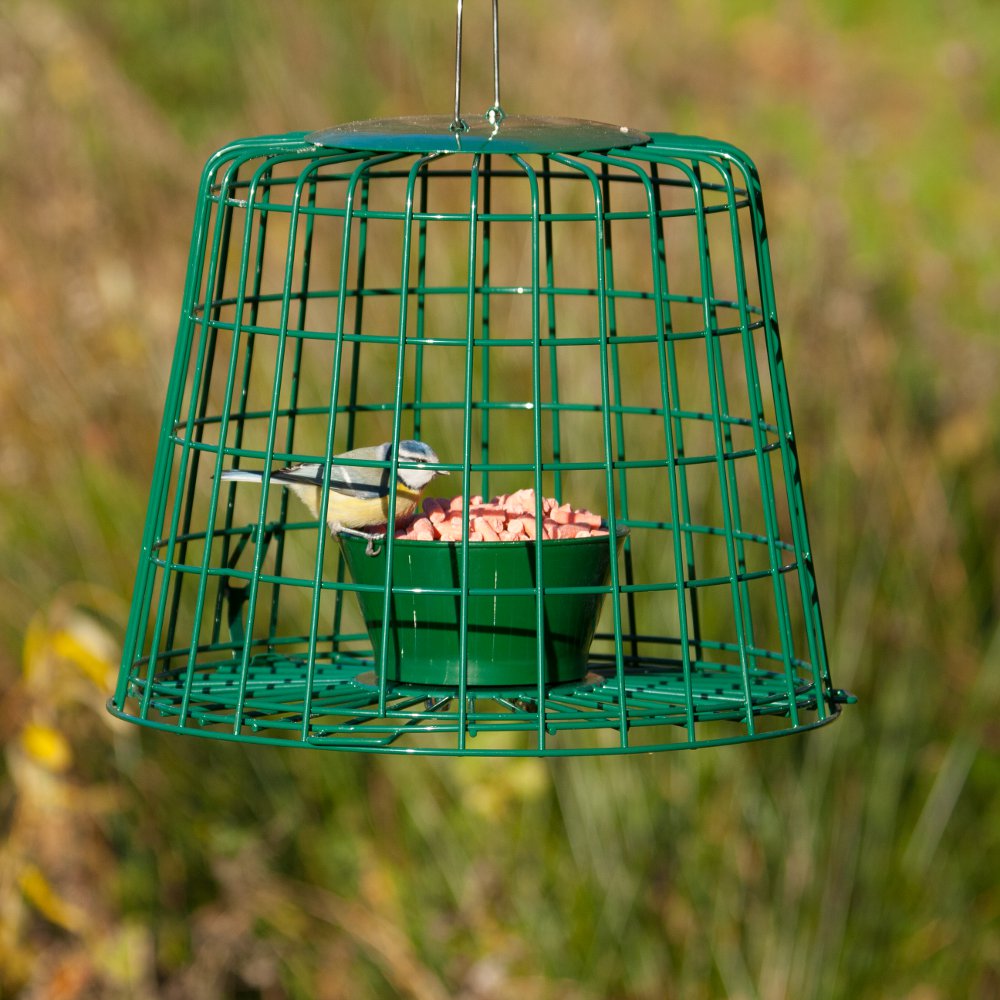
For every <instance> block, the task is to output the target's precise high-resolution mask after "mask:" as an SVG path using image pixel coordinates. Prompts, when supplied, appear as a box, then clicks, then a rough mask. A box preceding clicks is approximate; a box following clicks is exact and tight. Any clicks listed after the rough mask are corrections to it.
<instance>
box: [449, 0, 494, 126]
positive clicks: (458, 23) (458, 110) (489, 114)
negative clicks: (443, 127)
mask: <svg viewBox="0 0 1000 1000" xmlns="http://www.w3.org/2000/svg"><path fill="white" fill-rule="evenodd" d="M462 8H463V3H462V0H458V7H457V10H456V13H455V114H454V116H453V118H452V122H451V131H452V132H456V133H460V132H468V131H469V123H468V122H467V121H466V120H465V119H464V118H463V117H462ZM483 117H484V118H485V119H486V120H487V121H488V122H489V123H490V124H491V125H492V126H493V127H494V128H497V127H499V125H500V123H501V122H502V121H503V120H504V118H505V117H506V115H505V114H504V110H503V108H502V107H501V105H500V11H499V0H493V105H492V106H491V107H490V108H488V109H487V111H486V114H485V115H484V116H483Z"/></svg>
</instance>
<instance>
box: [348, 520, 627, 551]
mask: <svg viewBox="0 0 1000 1000" xmlns="http://www.w3.org/2000/svg"><path fill="white" fill-rule="evenodd" d="M601 530H604V531H607V530H608V529H606V528H604V529H601ZM628 535H629V529H628V528H626V527H625V526H624V525H621V524H619V525H618V527H617V530H616V532H615V540H616V541H621V540H622V539H624V538H627V537H628ZM610 537H611V536H610V532H609V533H608V534H606V535H590V536H588V537H587V538H543V539H542V544H543V545H552V544H555V543H557V542H558V543H559V544H560V545H566V544H570V543H572V544H576V545H585V544H587V543H590V544H593V543H594V542H603V541H604V540H605V539H607V538H610ZM337 540H338V541H339V542H340V544H341V545H354V546H358V547H360V545H361V544H362V543H363V542H365V539H364V538H359V537H358V536H356V535H338V536H337ZM378 540H379V542H380V544H382V545H385V544H386V542H387V541H388V539H386V538H381V539H378ZM536 541H538V539H537V538H525V539H519V540H518V541H509V542H504V541H498V542H480V541H475V542H474V541H472V539H471V538H470V539H469V546H470V548H471V547H472V546H473V545H474V546H476V548H479V549H483V548H491V547H492V548H501V549H513V548H515V547H517V546H523V545H534V544H535V542H536ZM461 544H462V542H461V539H456V540H454V541H452V540H451V539H444V538H434V539H431V540H429V541H428V540H427V539H424V538H396V539H394V540H393V546H394V547H396V546H399V545H406V546H410V545H458V546H461Z"/></svg>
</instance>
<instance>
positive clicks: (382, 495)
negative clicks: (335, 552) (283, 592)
mask: <svg viewBox="0 0 1000 1000" xmlns="http://www.w3.org/2000/svg"><path fill="white" fill-rule="evenodd" d="M391 455H392V442H390V441H386V442H385V443H384V444H379V445H374V446H373V447H368V448H355V449H354V450H353V451H345V452H344V453H343V454H342V455H337V456H335V457H336V459H337V462H336V464H333V465H331V467H330V497H329V500H328V501H327V505H326V523H327V524H328V525H329V527H330V532H331V534H333V535H339V534H346V535H358V536H360V537H361V538H367V539H368V546H367V548H366V549H365V551H366V552H367V553H368V555H375V554H376V550H375V549H373V548H372V543H373V542H374V540H375V539H376V538H380V537H381V536H380V535H373V534H370V533H369V532H366V531H362V530H359V529H363V528H371V527H374V526H376V525H382V524H387V523H388V522H389V520H390V518H389V476H390V474H391V471H392V470H391V469H390V468H389V467H388V466H386V467H384V468H379V467H378V466H369V465H346V464H345V465H341V464H340V462H342V461H350V460H351V459H361V460H362V461H368V462H388V461H389V460H390V457H391ZM398 455H399V461H400V462H412V463H413V464H414V465H415V466H417V467H416V468H412V469H397V475H396V514H395V517H394V518H393V519H392V520H393V522H395V520H396V519H398V518H401V517H407V516H409V515H410V514H412V513H413V512H414V511H415V510H416V509H417V504H418V503H419V502H420V494H421V493H422V492H423V490H424V488H425V487H426V486H427V484H428V483H429V482H430V481H431V480H432V479H433V478H434V477H435V476H446V475H448V473H447V471H446V470H445V469H441V468H438V467H437V466H438V464H439V461H440V460H439V459H438V457H437V455H436V454H435V453H434V450H433V449H432V448H430V447H429V446H428V445H426V444H424V443H423V441H400V442H399V452H398ZM324 473H325V469H324V467H323V465H322V464H321V463H319V462H306V463H298V464H296V465H289V466H288V467H287V468H284V469H278V470H276V471H275V472H272V473H270V474H269V475H268V477H267V478H268V481H269V482H272V483H278V484H279V485H280V486H287V487H288V488H289V489H290V490H291V491H292V492H293V493H295V495H296V496H297V497H298V498H299V499H300V500H301V501H302V502H303V503H304V504H305V505H306V506H307V507H308V508H309V511H310V512H311V514H312V516H313V517H319V511H320V499H321V496H322V495H321V492H320V491H321V490H322V489H323V478H324ZM222 478H223V479H228V480H229V481H231V482H244V483H260V482H262V481H263V479H264V473H262V472H250V471H248V470H246V469H227V470H226V471H225V472H223V473H222Z"/></svg>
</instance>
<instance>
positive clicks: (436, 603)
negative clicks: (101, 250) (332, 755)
mask: <svg viewBox="0 0 1000 1000" xmlns="http://www.w3.org/2000/svg"><path fill="white" fill-rule="evenodd" d="M404 441H420V442H426V444H428V445H430V446H431V447H432V448H433V450H434V452H433V454H435V455H436V457H437V458H438V459H439V466H438V467H437V470H438V471H440V472H442V473H444V472H447V473H448V478H447V479H444V478H441V479H435V480H434V481H433V483H432V485H431V486H430V487H428V492H427V494H426V496H425V498H424V504H425V509H431V510H433V509H438V510H440V511H442V512H445V511H451V510H454V509H455V507H456V504H455V503H454V502H453V498H454V496H459V495H460V496H461V497H462V498H464V500H463V503H464V504H465V505H466V507H468V505H470V504H471V503H473V502H474V498H475V497H479V498H483V502H484V503H487V504H488V503H489V501H490V500H491V499H495V498H497V497H501V498H503V497H507V496H511V495H514V494H518V495H520V496H523V497H525V498H530V499H525V501H524V502H525V503H526V504H528V505H529V509H528V510H527V511H526V513H525V517H527V518H529V519H530V520H532V521H533V523H534V524H535V526H536V530H538V531H541V527H540V526H541V525H543V522H544V521H545V518H546V509H547V508H545V507H543V503H547V502H548V501H547V499H546V498H551V499H552V501H553V502H554V503H556V504H558V505H560V509H561V510H564V511H566V510H570V508H572V509H574V510H584V509H585V510H587V511H589V512H596V513H597V514H599V515H600V519H601V524H602V526H603V529H604V530H605V532H606V533H605V534H599V533H595V534H589V532H587V533H580V534H579V535H578V537H573V538H551V539H546V540H542V539H541V538H540V537H539V538H537V539H536V540H529V541H500V542H492V541H491V542H487V541H479V540H473V539H472V538H470V535H471V533H472V529H471V528H470V524H469V519H467V518H463V522H464V527H463V528H462V531H461V535H460V537H459V538H458V539H456V540H454V541H451V542H448V541H437V540H435V541H427V540H413V539H412V538H409V537H400V536H398V535H399V529H397V530H396V531H394V530H393V529H392V524H391V523H390V524H388V525H387V526H386V529H384V530H385V537H384V539H382V540H381V541H380V543H379V545H378V546H377V547H375V548H372V547H371V546H368V547H367V551H366V546H365V540H364V539H358V538H355V537H351V536H350V535H347V534H340V535H338V536H337V537H336V538H333V537H332V536H331V534H330V532H329V531H328V530H327V528H326V523H325V522H326V519H327V516H328V514H329V511H328V505H329V504H330V503H332V501H330V500H329V499H328V497H327V494H326V491H325V490H323V489H321V488H320V489H318V490H317V495H318V496H320V500H319V501H317V503H316V507H317V509H315V510H313V509H307V508H306V507H305V506H303V505H301V504H299V502H298V500H297V498H296V497H295V496H290V494H291V493H292V492H293V490H292V489H286V488H283V487H282V485H281V482H280V481H278V480H273V479H272V480H269V479H268V478H267V477H266V476H265V477H263V479H262V481H261V482H259V484H256V485H252V484H248V483H246V482H240V481H238V480H236V479H233V478H231V477H230V478H226V477H224V475H223V474H224V473H226V472H227V471H228V470H234V469H235V470H248V471H252V472H260V471H262V470H276V469H279V468H281V467H282V466H286V465H288V464H290V463H317V464H318V467H319V468H320V469H321V470H323V469H325V470H326V472H325V473H322V474H321V477H320V478H321V480H322V482H323V483H329V482H331V480H332V479H333V478H334V477H335V476H336V475H338V474H339V473H338V471H337V470H338V469H340V468H341V467H342V466H343V465H344V464H346V463H348V462H349V461H350V462H352V463H354V464H355V468H356V463H357V462H361V463H362V467H365V463H367V467H369V468H371V469H373V470H374V472H375V478H378V476H381V477H382V479H383V481H384V482H385V483H386V484H387V485H386V487H385V493H386V496H385V497H384V498H383V503H384V515H385V518H386V519H387V520H388V521H390V522H391V521H392V519H391V518H389V516H388V515H389V511H392V510H400V509H402V508H400V507H398V506H397V504H400V503H403V502H404V501H406V502H410V500H409V494H408V493H407V492H406V489H407V488H406V487H405V486H404V485H403V484H404V478H405V473H406V471H407V470H413V469H415V468H417V467H418V465H419V463H416V462H414V461H413V460H412V459H408V458H407V457H405V456H404V455H402V454H401V451H402V448H401V445H400V442H404ZM380 442H389V443H390V446H389V448H388V449H387V451H386V452H385V453H384V454H382V455H381V457H379V456H375V457H371V456H369V458H368V459H359V458H355V459H352V460H348V459H342V458H338V457H337V456H341V455H342V454H343V453H344V452H348V451H351V450H353V449H356V448H359V447H365V446H370V445H375V444H379V443H380ZM324 476H325V478H323V477H324ZM401 476H404V478H400V477H401ZM319 481H320V480H317V482H319ZM445 486H446V487H447V488H448V490H450V492H449V493H448V494H447V495H445V494H442V493H440V491H441V490H442V488H443V487H445ZM434 491H439V493H438V498H437V499H436V498H435V497H434ZM518 491H531V492H530V493H528V492H524V493H519V492H518ZM438 499H439V501H440V502H437V501H438ZM427 505H429V506H427ZM566 505H569V507H567V506H566ZM416 513H418V514H419V507H418V508H417V511H416ZM449 516H450V515H449ZM553 516H555V515H553ZM566 516H567V517H568V516H569V515H566ZM573 516H574V517H575V515H573ZM402 527H403V522H401V523H400V526H399V528H402ZM809 551H810V549H809V542H808V534H807V526H806V520H805V512H804V507H803V501H802V496H801V492H800V479H799V472H798V465H797V457H796V451H795V445H794V437H793V432H792V425H791V414H790V410H789V404H788V397H787V389H786V384H785V377H784V372H783V368H782V359H781V352H780V348H779V342H778V328H777V318H776V313H775V307H774V299H773V291H772V284H771V273H770V265H769V259H768V251H767V240H766V230H765V226H764V218H763V207H762V202H761V196H760V186H759V182H758V179H757V175H756V171H755V169H754V168H753V165H752V163H750V161H749V160H748V159H747V158H746V157H745V155H744V154H742V153H740V152H739V151H737V150H734V149H733V148H732V147H729V146H726V145H725V144H721V143H715V142H712V141H710V140H706V139H698V138H693V137H679V136H674V135H663V134H660V135H653V136H652V138H651V140H650V141H649V142H647V143H644V144H642V145H636V146H631V147H627V148H622V149H615V150H610V151H604V152H601V151H584V152H577V153H561V152H542V153H538V152H524V153H516V152H513V153H504V154H499V153H488V152H487V153H478V152H477V153H469V154H463V153H458V154H441V153H436V152H431V153H418V152H412V151H394V150H390V151H381V152H379V151H372V150H352V149H343V148H336V147H323V146H317V145H315V144H312V143H309V142H306V141H305V136H304V134H300V133H295V134H291V135H288V136H279V137H264V138H261V139H255V140H248V141H244V142H241V143H235V144H233V145H231V146H228V147H226V148H225V149H223V150H221V151H220V152H219V153H217V154H216V155H215V156H214V157H212V158H211V159H210V160H209V162H208V164H207V165H206V169H205V172H204V174H203V178H202V184H201V190H200V194H199V201H198V206H197V213H196V218H195V226H194V234H193V239H192V248H191V257H190V263H189V269H188V275H187V284H186V291H185V298H184V305H183V309H182V316H181V323H180V330H179V336H178V344H177V352H176V356H175V362H174V367H173V370H172V374H171V379H170V384H169V387H168V393H167V402H166V408H165V416H164V422H163V426H162V432H161V440H160V446H159V451H158V458H157V465H156V472H155V476H154V482H153V488H152V492H151V499H150V507H149V516H148V521H147V526H146V532H145V537H144V542H143V554H142V557H141V559H140V565H139V569H138V574H137V583H136V590H135V598H134V602H133V613H132V616H131V620H130V624H129V630H128V635H127V638H126V649H125V653H124V658H123V668H122V673H121V677H120V682H119V685H118V688H117V691H116V693H115V696H114V698H113V699H112V704H111V708H112V711H114V712H115V713H116V714H119V715H120V716H121V717H123V718H128V719H131V720H132V721H138V722H140V723H142V724H145V725H148V726H153V727H157V728H162V729H170V730H180V731H184V732H189V733H197V734H200V735H206V736H214V737H218V738H224V739H236V740H247V741H254V742H260V743H274V744H280V745H306V746H311V747H322V748H332V749H362V750H379V751H405V752H411V753H412V752H424V753H433V754H439V753H465V754H476V753H485V754H497V753H515V754H517V753H530V754H570V753H572V754H580V753H622V752H629V751H647V750H653V749H674V748H680V747H695V746H705V745H713V744H718V743H726V742H737V741H741V740H748V739H760V738H768V737H772V736H777V735H782V734H786V733H790V732H795V731H801V730H805V729H809V728H812V727H815V726H818V725H821V724H823V723H826V722H828V721H830V720H831V719H832V718H834V717H836V715H837V714H838V712H839V708H840V704H841V702H842V701H843V700H845V696H844V695H843V693H842V692H839V691H837V690H835V689H834V688H833V687H832V685H831V682H830V677H829V673H828V668H827V663H826V653H825V646H824V640H823V630H822V621H821V616H820V609H819V600H818V596H817V592H816V584H815V575H814V572H813V567H812V565H811V561H810V555H809ZM373 553H374V554H373Z"/></svg>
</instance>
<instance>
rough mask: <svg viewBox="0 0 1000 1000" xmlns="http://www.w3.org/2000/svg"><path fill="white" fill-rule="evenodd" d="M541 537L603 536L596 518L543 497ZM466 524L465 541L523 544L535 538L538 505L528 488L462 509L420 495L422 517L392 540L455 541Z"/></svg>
mask: <svg viewBox="0 0 1000 1000" xmlns="http://www.w3.org/2000/svg"><path fill="white" fill-rule="evenodd" d="M541 512H542V529H541V532H540V534H541V537H542V538H543V539H557V538H592V537H595V536H600V535H607V534H608V526H607V524H606V523H605V521H604V519H603V518H602V517H601V516H600V514H594V513H593V512H591V511H589V510H584V509H577V508H574V507H572V506H571V505H570V504H568V503H562V504H561V503H559V501H558V500H556V499H555V498H553V497H543V498H542V503H541ZM466 519H467V520H468V524H469V541H470V542H525V541H532V540H534V539H535V538H537V537H538V535H539V530H538V504H537V503H536V499H535V491H534V490H533V489H523V490H517V492H515V493H509V494H508V493H502V494H499V495H498V496H495V497H492V498H491V499H490V500H484V499H483V498H482V497H481V496H473V497H471V498H470V499H469V503H468V510H466V504H465V498H464V497H462V496H456V497H452V498H451V499H446V498H444V497H426V498H425V499H424V502H423V514H422V515H421V516H418V517H415V518H414V519H413V520H411V521H410V522H409V523H408V524H406V525H405V526H404V527H401V528H398V529H397V530H396V538H405V539H408V540H410V541H423V542H433V541H443V542H460V541H461V540H462V527H463V521H464V520H466Z"/></svg>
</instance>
